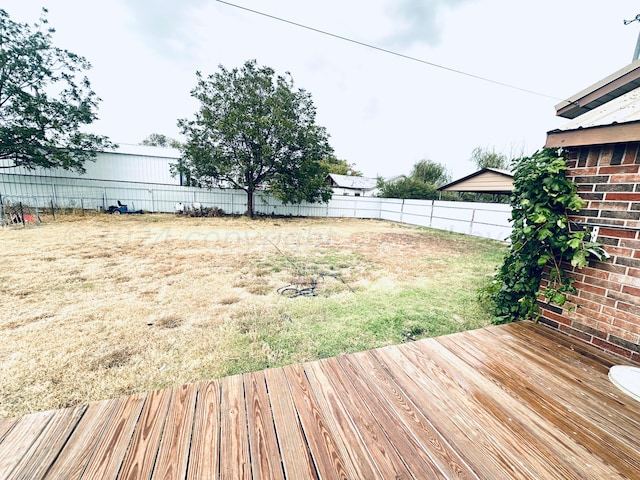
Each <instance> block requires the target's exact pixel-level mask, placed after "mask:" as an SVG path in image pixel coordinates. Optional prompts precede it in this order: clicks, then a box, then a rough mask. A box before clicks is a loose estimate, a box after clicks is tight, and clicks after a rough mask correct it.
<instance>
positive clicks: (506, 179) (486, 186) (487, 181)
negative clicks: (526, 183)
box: [438, 168, 513, 194]
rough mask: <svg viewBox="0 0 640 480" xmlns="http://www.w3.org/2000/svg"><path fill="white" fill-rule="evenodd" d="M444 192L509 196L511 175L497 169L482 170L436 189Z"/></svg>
mask: <svg viewBox="0 0 640 480" xmlns="http://www.w3.org/2000/svg"><path fill="white" fill-rule="evenodd" d="M438 190H440V191H444V192H469V193H493V194H509V193H511V191H512V190H513V173H511V172H509V171H507V170H499V169H497V168H483V169H482V170H479V171H477V172H475V173H472V174H471V175H467V176H466V177H464V178H461V179H459V180H454V181H453V182H451V183H448V184H447V185H443V186H441V187H439V188H438Z"/></svg>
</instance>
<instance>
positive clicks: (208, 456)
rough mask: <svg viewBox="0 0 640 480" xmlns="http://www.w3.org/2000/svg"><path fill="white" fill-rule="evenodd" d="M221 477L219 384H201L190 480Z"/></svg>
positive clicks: (195, 419)
mask: <svg viewBox="0 0 640 480" xmlns="http://www.w3.org/2000/svg"><path fill="white" fill-rule="evenodd" d="M219 474H220V382H218V381H217V380H216V381H212V382H206V383H199V384H198V398H197V400H196V412H195V417H194V419H193V435H192V438H191V450H190V452H189V465H188V467H187V480H214V479H217V478H219ZM132 480H133V479H132Z"/></svg>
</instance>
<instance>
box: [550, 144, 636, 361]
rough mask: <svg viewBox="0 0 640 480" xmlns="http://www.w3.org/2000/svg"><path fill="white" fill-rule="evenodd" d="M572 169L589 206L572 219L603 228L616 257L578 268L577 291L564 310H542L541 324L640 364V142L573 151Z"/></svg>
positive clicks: (607, 245) (575, 274)
mask: <svg viewBox="0 0 640 480" xmlns="http://www.w3.org/2000/svg"><path fill="white" fill-rule="evenodd" d="M568 165H569V170H568V171H567V176H568V177H569V178H572V179H573V181H574V182H575V183H576V185H577V187H578V192H579V193H580V196H581V197H582V198H583V199H584V200H585V201H586V202H587V205H586V206H585V208H584V209H583V210H581V211H580V212H579V214H578V215H575V216H573V217H571V219H570V220H572V221H574V222H577V223H579V224H580V223H588V224H592V225H599V226H600V227H599V232H598V237H597V240H598V242H600V243H602V244H604V248H605V250H606V251H607V252H608V253H609V254H610V255H611V258H609V259H608V260H606V261H604V262H600V261H596V260H592V261H591V262H590V264H589V266H588V267H586V268H582V269H574V270H573V271H572V276H573V278H574V279H575V284H574V285H575V287H576V288H577V290H578V293H577V294H576V295H575V296H571V297H570V298H569V302H567V304H565V305H564V306H563V307H562V308H559V307H556V306H542V314H543V316H542V318H541V320H540V321H541V322H543V323H546V324H547V325H550V326H552V327H554V328H557V329H558V330H560V331H563V332H565V333H568V334H569V335H572V336H574V337H576V338H579V339H582V340H584V341H586V342H589V343H591V344H593V345H596V346H598V347H601V348H603V349H606V350H609V351H612V352H615V353H617V354H620V355H623V356H625V357H627V358H631V359H633V360H635V361H640V143H629V144H618V145H606V146H596V147H583V148H574V149H570V150H569V151H568ZM569 268H570V267H569ZM543 282H544V280H543Z"/></svg>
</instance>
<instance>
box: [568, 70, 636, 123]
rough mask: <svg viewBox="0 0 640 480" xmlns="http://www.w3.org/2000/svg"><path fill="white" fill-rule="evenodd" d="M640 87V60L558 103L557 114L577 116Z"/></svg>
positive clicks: (569, 116) (570, 116)
mask: <svg viewBox="0 0 640 480" xmlns="http://www.w3.org/2000/svg"><path fill="white" fill-rule="evenodd" d="M638 87H640V60H636V61H635V62H633V63H631V64H629V65H627V66H626V67H624V68H622V69H620V70H618V71H617V72H615V73H613V74H611V75H609V76H608V77H607V78H604V79H603V80H600V81H599V82H597V83H594V84H593V85H591V86H590V87H587V88H585V89H584V90H582V91H581V92H578V93H576V94H575V95H573V96H572V97H570V98H568V99H567V100H564V101H562V102H560V103H559V104H558V105H556V115H558V116H559V117H564V118H576V117H579V116H581V115H583V114H585V113H587V112H590V111H591V110H593V109H596V108H598V107H599V106H600V105H604V104H605V103H607V102H610V101H612V100H614V99H616V98H618V97H620V96H621V95H624V94H625V93H627V92H630V91H632V90H635V89H636V88H638Z"/></svg>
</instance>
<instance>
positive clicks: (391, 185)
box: [378, 177, 439, 200]
mask: <svg viewBox="0 0 640 480" xmlns="http://www.w3.org/2000/svg"><path fill="white" fill-rule="evenodd" d="M378 189H379V193H378V196H379V197H383V198H414V199H420V200H434V199H437V198H438V197H439V192H438V190H437V188H436V186H435V185H433V184H429V183H425V182H423V181H422V180H419V179H417V178H413V177H405V178H401V179H399V180H396V181H393V182H385V181H384V180H382V179H378Z"/></svg>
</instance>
